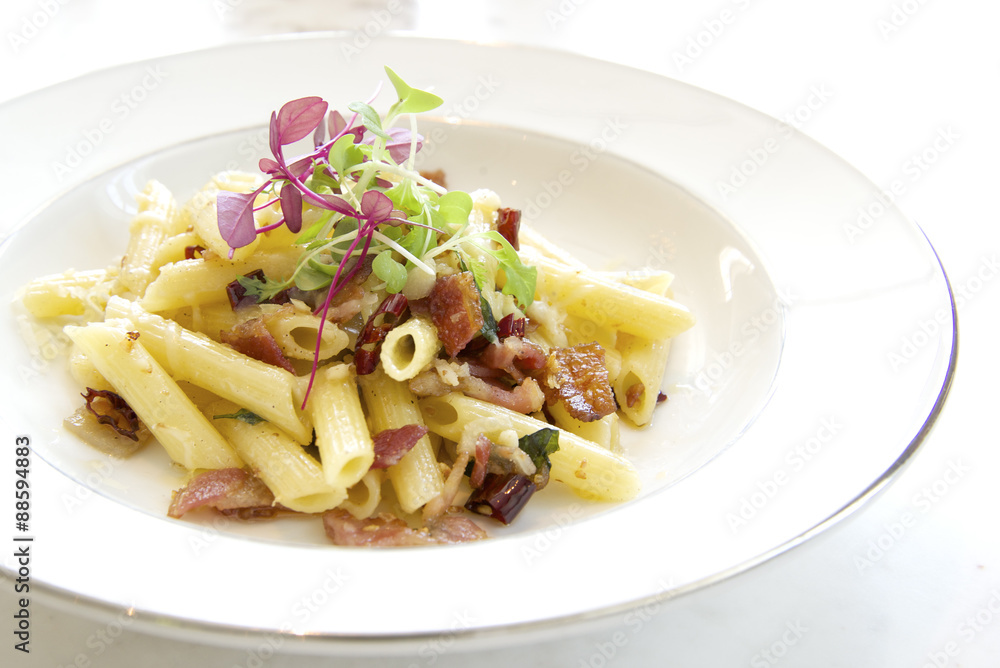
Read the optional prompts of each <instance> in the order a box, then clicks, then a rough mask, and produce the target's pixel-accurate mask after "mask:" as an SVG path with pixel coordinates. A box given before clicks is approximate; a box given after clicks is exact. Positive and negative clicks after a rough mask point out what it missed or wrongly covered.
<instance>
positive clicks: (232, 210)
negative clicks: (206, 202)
mask: <svg viewBox="0 0 1000 668" xmlns="http://www.w3.org/2000/svg"><path fill="white" fill-rule="evenodd" d="M258 192H259V191H258ZM256 198H257V192H252V193H234V192H229V191H228V190H220V191H219V195H218V198H217V203H216V207H217V210H218V219H219V234H221V235H222V238H223V239H224V240H225V241H226V243H228V244H229V247H230V248H241V247H243V246H247V245H249V244H250V243H251V242H252V241H253V240H254V239H256V238H257V229H256V227H255V226H254V222H253V202H254V200H255V199H256Z"/></svg>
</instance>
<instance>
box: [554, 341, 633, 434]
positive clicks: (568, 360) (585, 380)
mask: <svg viewBox="0 0 1000 668" xmlns="http://www.w3.org/2000/svg"><path fill="white" fill-rule="evenodd" d="M545 375H546V378H545V386H546V388H547V389H546V394H547V399H548V400H549V402H551V403H554V402H555V401H562V402H563V404H564V405H565V407H566V410H567V411H568V412H569V414H570V415H572V416H573V417H575V418H576V419H577V420H580V421H582V422H593V421H594V420H600V419H601V418H602V417H604V416H605V415H610V414H611V413H614V412H615V410H616V408H617V406H616V405H615V397H614V393H613V392H612V390H611V384H610V383H609V382H608V369H607V367H605V366H604V349H603V348H602V347H601V346H600V344H597V343H581V344H579V345H576V346H573V347H572V348H556V349H555V350H553V351H552V353H551V354H550V355H549V359H548V361H547V362H546V364H545Z"/></svg>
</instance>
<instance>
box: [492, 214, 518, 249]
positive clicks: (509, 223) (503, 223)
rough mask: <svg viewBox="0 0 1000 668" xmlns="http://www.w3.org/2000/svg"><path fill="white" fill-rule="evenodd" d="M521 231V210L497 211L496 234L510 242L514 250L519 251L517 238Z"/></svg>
mask: <svg viewBox="0 0 1000 668" xmlns="http://www.w3.org/2000/svg"><path fill="white" fill-rule="evenodd" d="M520 231H521V210H520V209H510V208H508V207H502V208H500V209H497V232H499V233H500V236H502V237H503V238H504V239H506V240H507V241H509V242H510V245H511V246H513V247H514V250H521V247H520V244H518V241H517V236H518V233H519V232H520Z"/></svg>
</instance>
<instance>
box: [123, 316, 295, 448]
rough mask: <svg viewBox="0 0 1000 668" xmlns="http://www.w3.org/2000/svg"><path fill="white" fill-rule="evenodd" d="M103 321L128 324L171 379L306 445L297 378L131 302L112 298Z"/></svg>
mask: <svg viewBox="0 0 1000 668" xmlns="http://www.w3.org/2000/svg"><path fill="white" fill-rule="evenodd" d="M107 315H108V317H109V318H125V319H127V320H128V321H129V322H130V323H131V326H132V327H133V328H134V329H135V331H137V332H139V334H140V336H141V340H142V342H143V344H144V345H145V346H146V347H147V349H148V350H149V352H150V354H151V355H152V356H153V357H155V358H156V360H157V361H158V362H159V363H160V364H161V365H162V366H163V367H164V368H166V369H167V370H168V372H169V373H170V375H171V376H173V377H174V378H175V379H177V380H186V381H188V382H190V383H193V384H195V385H197V386H199V387H203V388H205V389H206V390H209V391H211V392H214V393H215V394H217V395H219V396H220V397H223V398H225V399H229V400H230V401H233V402H235V403H238V404H239V405H240V407H241V408H246V409H247V410H249V411H252V412H254V413H256V414H258V415H260V416H261V417H263V418H265V419H267V420H270V421H271V422H274V423H275V424H276V425H277V426H279V427H281V428H282V429H284V430H285V431H287V432H288V433H289V434H290V435H291V436H293V437H294V438H296V439H297V440H298V441H299V442H300V443H308V442H309V441H310V439H311V434H312V430H311V428H310V425H309V422H308V418H307V417H306V415H305V413H303V412H302V411H300V410H298V409H297V406H296V403H297V399H296V398H297V396H298V392H299V385H300V382H299V379H298V378H297V377H296V376H294V375H292V374H291V373H289V372H287V371H285V370H284V369H281V368H278V367H276V366H272V365H270V364H265V363H264V362H260V361H258V360H255V359H253V358H250V357H247V356H246V355H244V354H242V353H239V352H237V351H235V350H233V349H232V348H230V347H228V346H225V345H223V344H221V343H217V342H215V341H213V340H211V339H209V338H208V337H206V336H204V335H202V334H197V333H195V332H191V331H189V330H186V329H184V328H183V327H181V326H180V325H178V324H177V323H175V322H173V321H171V320H166V319H164V318H161V317H160V316H158V315H155V314H152V313H147V312H146V311H143V310H142V308H141V307H140V306H139V305H138V304H136V303H135V302H129V301H126V300H124V299H121V298H119V297H113V298H112V299H111V300H110V301H109V302H108V309H107Z"/></svg>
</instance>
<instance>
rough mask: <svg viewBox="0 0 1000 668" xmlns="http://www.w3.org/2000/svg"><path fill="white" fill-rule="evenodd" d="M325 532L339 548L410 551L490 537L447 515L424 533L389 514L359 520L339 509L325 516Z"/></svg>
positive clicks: (470, 523)
mask: <svg viewBox="0 0 1000 668" xmlns="http://www.w3.org/2000/svg"><path fill="white" fill-rule="evenodd" d="M323 528H324V529H325V530H326V535H327V536H328V537H329V538H330V540H331V541H333V543H334V544H335V545H342V546H351V547H409V546H414V545H443V544H448V543H464V542H468V541H472V540H480V539H482V538H485V537H486V532H485V531H483V530H482V529H481V528H479V526H477V525H476V524H475V523H474V522H473V521H472V520H470V519H468V518H465V517H462V516H460V515H454V514H451V513H445V514H443V515H441V516H440V517H438V518H434V519H432V520H429V521H428V523H427V526H426V527H425V528H422V529H411V528H410V527H409V526H407V525H406V523H405V522H403V520H401V519H399V518H398V517H394V516H393V515H389V514H388V513H380V514H378V515H376V516H375V517H368V518H364V519H360V520H359V519H357V518H355V517H354V516H353V515H351V514H350V513H349V512H347V511H346V510H343V509H341V508H335V509H333V510H328V511H327V512H325V513H323Z"/></svg>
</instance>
